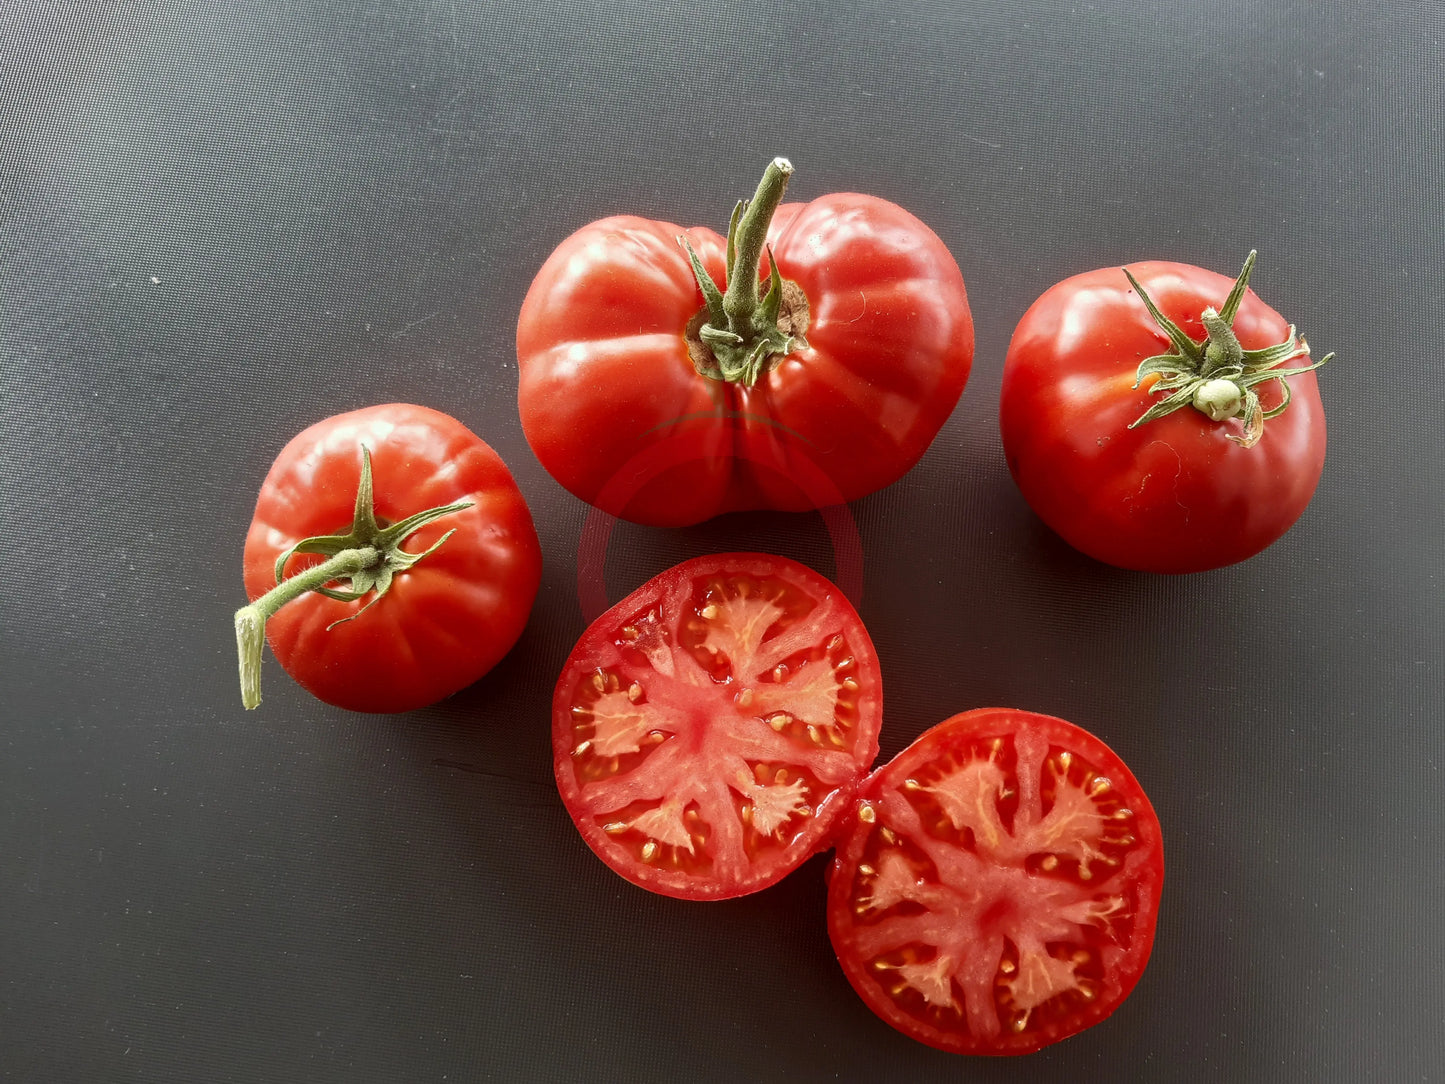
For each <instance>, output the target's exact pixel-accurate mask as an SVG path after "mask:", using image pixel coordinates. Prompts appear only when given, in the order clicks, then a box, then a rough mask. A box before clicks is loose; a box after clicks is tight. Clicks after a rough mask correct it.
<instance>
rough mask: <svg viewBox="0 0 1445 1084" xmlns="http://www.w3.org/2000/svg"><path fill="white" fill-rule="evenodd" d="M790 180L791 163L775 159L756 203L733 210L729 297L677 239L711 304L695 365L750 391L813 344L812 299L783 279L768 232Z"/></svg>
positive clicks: (744, 202) (743, 202)
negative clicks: (764, 268) (761, 282)
mask: <svg viewBox="0 0 1445 1084" xmlns="http://www.w3.org/2000/svg"><path fill="white" fill-rule="evenodd" d="M792 175H793V166H792V163H791V162H789V161H788V160H787V159H786V158H774V159H773V160H772V161H771V162H769V163H768V168H767V169H766V170H764V172H763V179H762V180H761V181H759V182H758V190H757V192H756V193H754V195H753V198H752V199H751V200H741V201H739V202H738V204H737V206H736V207H734V208H733V214H732V220H731V221H730V222H729V223H728V246H727V290H726V292H724V291H722V290H720V289H718V285H717V283H716V282H714V281H713V279H712V276H711V275H709V274H708V273H707V269H706V268H705V267H703V265H702V260H701V259H699V258H698V255H697V252H696V251H695V250H694V249H693V247H692V245H691V244H690V243H689V242H688V240H687V238H686V237H679V238H678V243H679V244H681V245H682V247H683V248H684V249H685V250H686V251H687V258H688V260H689V262H690V263H691V264H692V272H693V275H694V276H696V278H697V284H698V287H699V289H701V290H702V296H703V300H704V301H705V303H706V307H705V308H704V310H703V312H702V313H701V314H699V315H701V316H704V319H703V322H702V324H701V326H700V327H698V328H697V331H696V335H697V338H698V339H699V340H700V341H701V345H702V347H703V348H702V349H701V350H694V351H692V352H691V353H692V357H693V364H694V365H695V366H696V368H697V370H698V372H699V373H701V374H702V375H703V376H708V377H712V378H713V379H714V380H726V381H728V382H730V383H737V384H742V385H743V386H744V387H752V386H753V384H754V383H756V382H757V379H758V377H759V376H761V375H762V374H763V373H765V372H767V371H768V370H769V369H771V368H772V367H773V366H774V365H776V364H777V360H775V359H780V358H782V357H784V356H786V355H787V354H789V353H791V352H792V351H793V350H794V349H796V348H798V347H803V346H806V345H807V342H806V341H805V340H804V338H803V334H802V333H803V331H804V330H806V327H807V299H806V298H805V297H804V296H803V291H802V289H801V288H800V287H799V286H798V284H797V283H795V282H791V281H785V280H784V279H783V277H782V275H781V274H779V272H778V264H777V261H776V260H774V259H773V253H772V250H771V249H769V248H767V237H768V227H769V225H771V224H772V220H773V215H774V214H775V213H776V212H777V209H778V206H779V205H780V204H781V203H782V202H783V193H784V192H785V191H786V190H787V187H788V178H789V177H791V176H792ZM764 251H766V252H767V257H768V290H767V293H765V294H761V295H760V294H759V289H758V265H759V261H761V259H762V257H763V253H764Z"/></svg>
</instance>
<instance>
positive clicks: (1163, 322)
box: [1124, 252, 1334, 448]
mask: <svg viewBox="0 0 1445 1084" xmlns="http://www.w3.org/2000/svg"><path fill="white" fill-rule="evenodd" d="M1255 255H1256V254H1255V253H1254V252H1250V254H1249V256H1248V257H1247V258H1246V259H1245V261H1244V269H1243V270H1241V271H1240V273H1239V277H1238V278H1237V279H1235V281H1234V286H1233V288H1232V289H1231V290H1230V291H1229V296H1228V297H1227V298H1225V299H1224V307H1223V308H1222V309H1219V310H1218V311H1215V310H1214V309H1213V308H1212V307H1211V308H1207V309H1205V310H1204V312H1203V313H1201V314H1200V321H1201V322H1202V323H1203V324H1204V330H1205V332H1206V335H1205V338H1204V339H1203V341H1200V342H1196V341H1195V340H1194V339H1191V338H1190V337H1189V336H1188V335H1186V334H1185V333H1184V331H1183V329H1182V328H1180V327H1179V325H1178V324H1176V323H1174V321H1172V320H1170V319H1169V317H1167V316H1165V315H1164V314H1163V313H1162V312H1160V311H1159V309H1158V307H1157V306H1156V305H1155V304H1154V302H1153V300H1152V299H1151V298H1150V297H1149V295H1148V294H1147V293H1145V292H1144V287H1142V286H1140V285H1139V283H1138V281H1137V280H1136V279H1135V278H1134V276H1133V275H1132V274H1130V272H1129V269H1128V268H1127V267H1126V268H1124V274H1125V275H1126V276H1127V277H1128V279H1129V283H1130V285H1132V286H1133V287H1134V289H1135V291H1136V292H1137V293H1138V294H1139V298H1140V300H1142V301H1143V302H1144V305H1145V307H1147V308H1148V310H1149V315H1150V316H1152V317H1153V318H1154V322H1155V323H1156V324H1158V325H1159V327H1160V329H1161V330H1163V332H1164V333H1165V334H1166V335H1168V336H1169V341H1170V343H1172V344H1173V349H1172V350H1171V351H1170V352H1169V353H1167V354H1160V355H1158V356H1157V357H1152V358H1145V359H1144V360H1143V361H1142V362H1140V363H1139V369H1138V371H1137V372H1136V373H1135V374H1134V375H1135V379H1134V387H1136V388H1137V387H1138V386H1139V385H1140V384H1142V383H1143V382H1144V379H1145V377H1148V376H1158V378H1159V379H1158V380H1156V381H1155V382H1154V384H1153V385H1152V386H1151V387H1150V388H1149V391H1150V392H1151V393H1153V394H1155V395H1158V396H1161V398H1159V399H1157V400H1156V401H1155V402H1154V404H1153V405H1152V406H1150V407H1149V409H1148V410H1146V411H1145V412H1144V413H1143V414H1141V415H1140V416H1139V417H1138V418H1136V419H1135V420H1134V421H1133V422H1132V423H1131V424H1130V426H1129V428H1130V429H1133V428H1134V427H1135V426H1139V425H1143V424H1145V423H1146V422H1152V421H1153V420H1154V419H1155V418H1162V417H1164V415H1166V414H1172V413H1174V412H1175V411H1176V410H1180V409H1182V408H1184V407H1186V406H1192V407H1194V408H1195V409H1196V410H1198V411H1199V412H1200V413H1202V414H1204V415H1205V416H1206V417H1208V418H1209V419H1210V420H1212V421H1216V422H1220V421H1224V420H1226V419H1228V418H1241V419H1242V421H1243V433H1242V434H1241V435H1239V436H1235V435H1234V434H1232V433H1231V434H1230V435H1229V439H1230V440H1232V441H1234V442H1235V443H1237V444H1240V445H1242V446H1243V447H1245V448H1249V447H1252V446H1253V445H1255V444H1258V443H1259V438H1260V437H1261V436H1263V435H1264V423H1265V422H1266V421H1267V420H1268V419H1270V418H1274V417H1277V416H1279V415H1280V414H1283V413H1284V411H1285V409H1286V408H1287V407H1288V406H1289V401H1290V389H1289V379H1288V378H1289V377H1292V376H1298V375H1299V374H1300V373H1307V372H1310V371H1311V370H1312V369H1318V368H1319V367H1320V366H1321V365H1323V364H1325V362H1327V361H1329V360H1330V359H1331V358H1332V357H1334V354H1327V355H1325V356H1324V357H1323V358H1321V359H1320V360H1319V361H1316V362H1313V363H1312V364H1309V365H1300V366H1295V367H1293V368H1281V366H1283V365H1284V364H1285V363H1286V362H1289V361H1293V360H1294V359H1296V358H1302V357H1308V356H1309V352H1310V347H1309V343H1307V342H1305V340H1304V339H1303V338H1301V337H1299V336H1297V335H1296V334H1295V329H1294V325H1290V329H1289V334H1288V335H1286V336H1285V338H1284V341H1283V342H1279V343H1276V344H1275V345H1274V346H1266V347H1264V348H1263V349H1260V350H1246V349H1244V347H1243V346H1241V345H1240V342H1239V339H1238V337H1237V336H1236V335H1235V334H1234V318H1235V316H1236V315H1237V314H1238V312H1239V305H1240V302H1242V301H1243V300H1244V293H1245V290H1247V289H1248V288H1249V273H1250V272H1251V271H1252V270H1253V269H1254V259H1255ZM1270 380H1278V381H1279V387H1280V401H1279V403H1278V404H1277V405H1276V406H1274V407H1271V408H1270V409H1269V410H1265V409H1264V408H1263V407H1262V405H1261V404H1260V401H1259V393H1258V392H1257V391H1256V390H1255V389H1256V388H1257V387H1258V386H1259V385H1260V384H1264V383H1266V382H1267V381H1270Z"/></svg>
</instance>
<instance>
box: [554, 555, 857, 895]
mask: <svg viewBox="0 0 1445 1084" xmlns="http://www.w3.org/2000/svg"><path fill="white" fill-rule="evenodd" d="M881 721H882V685H881V680H880V676H879V668H878V657H877V654H876V653H875V651H874V649H873V644H872V642H871V641H870V640H869V638H868V634H867V631H866V630H865V629H864V627H863V623H862V621H861V620H860V619H859V617H858V614H857V612H856V611H855V610H854V609H853V607H852V606H851V605H850V604H849V602H848V600H847V599H846V598H845V597H843V595H842V593H841V592H840V591H839V590H838V588H837V587H835V586H834V585H833V584H831V583H829V582H828V581H827V580H826V579H824V578H823V577H822V576H819V575H818V574H817V573H816V572H813V571H812V570H811V569H808V568H806V567H804V566H803V565H799V564H797V563H796V562H793V561H789V560H787V559H786V558H782V557H774V556H770V555H766V554H749V553H729V554H717V555H712V556H707V557H698V558H694V559H693V560H690V561H685V562H683V563H682V564H680V565H677V566H676V567H674V568H671V569H669V570H668V571H666V572H664V573H662V574H661V575H659V576H657V577H654V578H653V579H652V580H649V581H648V582H647V583H646V584H644V585H643V586H642V587H640V588H639V589H638V590H637V591H635V592H634V593H632V594H631V595H629V596H628V597H627V598H625V599H623V600H622V601H621V602H619V603H618V604H617V605H616V606H614V607H613V608H612V609H611V610H609V611H607V613H605V614H603V615H602V616H601V617H600V618H598V619H597V621H595V622H594V623H593V624H592V625H591V626H590V627H589V628H588V630H587V631H586V633H584V634H583V636H582V638H581V639H580V640H579V641H578V643H577V646H576V648H575V649H574V650H573V652H572V654H571V656H570V657H569V658H568V660H567V663H566V665H565V666H564V667H563V670H562V674H561V676H560V678H559V679H558V682H557V687H556V692H555V695H554V697H553V702H552V748H553V766H554V769H555V773H556V778H557V787H558V791H559V792H560V794H561V796H562V800H563V803H564V804H565V805H566V807H567V811H568V813H569V814H570V815H571V817H572V820H573V822H574V823H575V824H576V826H577V829H578V831H579V832H580V833H581V835H582V838H583V839H584V840H585V841H586V842H587V845H588V846H589V847H591V848H592V850H593V851H594V853H596V854H597V856H598V857H599V858H601V859H602V860H603V862H605V863H606V864H607V865H608V866H609V867H611V868H612V869H613V870H614V871H615V872H616V873H618V874H620V875H621V876H623V877H625V878H627V879H628V880H629V881H631V882H633V883H634V884H637V885H640V886H641V887H643V888H646V889H648V890H650V891H653V892H658V893H661V894H663V895H667V896H673V897H677V898H680V899H692V900H712V899H726V898H730V897H734V896H740V895H744V894H746V893H749V892H756V891H758V890H759V889H762V888H766V887H767V886H768V885H771V884H774V883H775V882H777V881H778V880H781V879H782V878H783V877H784V876H786V875H787V874H788V873H789V872H790V871H792V870H793V869H795V868H796V867H797V866H798V865H799V864H801V863H802V862H803V861H804V860H805V859H806V858H808V857H809V856H810V855H812V854H814V853H815V852H817V851H819V850H821V849H823V848H825V847H826V846H828V845H829V843H830V839H831V833H832V830H833V828H834V826H835V825H836V823H837V821H838V819H839V818H840V816H842V815H843V814H844V813H845V812H846V811H847V810H848V808H849V804H850V800H851V799H852V797H853V794H854V791H855V790H856V788H857V786H858V783H859V781H860V780H861V779H862V778H863V776H864V775H865V774H866V772H867V770H868V767H869V765H870V764H871V763H872V762H873V759H874V758H875V757H876V756H877V754H878V731H879V727H880V725H881Z"/></svg>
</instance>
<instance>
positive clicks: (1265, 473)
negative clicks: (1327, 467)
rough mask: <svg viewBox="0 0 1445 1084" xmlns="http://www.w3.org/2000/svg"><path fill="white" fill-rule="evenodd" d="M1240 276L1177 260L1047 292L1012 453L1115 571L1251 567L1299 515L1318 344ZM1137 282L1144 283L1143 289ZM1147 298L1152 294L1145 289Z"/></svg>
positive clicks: (1008, 369) (1039, 495)
mask: <svg viewBox="0 0 1445 1084" xmlns="http://www.w3.org/2000/svg"><path fill="white" fill-rule="evenodd" d="M1253 263H1254V254H1253V253H1250V256H1249V259H1248V260H1247V261H1246V262H1245V266H1244V270H1243V271H1242V272H1241V274H1240V276H1239V278H1238V279H1236V280H1235V281H1234V282H1232V283H1231V281H1230V280H1229V279H1228V278H1226V277H1224V276H1223V275H1218V274H1215V273H1214V272H1212V271H1205V270H1202V269H1200V268H1198V267H1191V266H1189V265H1187V264H1179V263H1158V262H1149V263H1138V264H1132V265H1130V266H1129V268H1127V269H1122V268H1117V267H1109V268H1104V269H1102V270H1099V271H1091V272H1089V273H1087V274H1083V275H1076V276H1074V277H1073V278H1070V279H1066V280H1065V281H1063V282H1061V283H1059V284H1057V285H1056V286H1053V287H1052V288H1050V289H1049V290H1048V291H1047V292H1046V293H1045V294H1044V295H1043V296H1042V297H1040V298H1039V299H1038V300H1037V301H1035V302H1034V304H1033V305H1032V306H1031V307H1030V308H1029V310H1028V311H1027V312H1026V313H1025V314H1024V316H1023V319H1022V320H1021V321H1020V322H1019V326H1018V329H1017V330H1016V331H1015V332H1014V336H1013V341H1012V342H1011V343H1010V344H1009V350H1008V357H1007V359H1006V361H1005V362H1004V374H1003V392H1002V402H1001V407H1000V424H1001V427H1002V431H1003V445H1004V452H1005V454H1006V456H1007V458H1008V464H1009V469H1010V470H1011V471H1012V472H1013V476H1014V479H1015V481H1016V482H1017V483H1018V486H1019V489H1020V490H1021V491H1022V492H1023V495H1024V497H1025V499H1026V500H1027V501H1028V502H1029V504H1030V505H1031V506H1032V507H1033V509H1034V511H1035V512H1037V513H1038V515H1039V517H1040V518H1041V519H1043V521H1044V522H1045V523H1047V524H1048V525H1049V526H1050V527H1052V528H1053V529H1054V530H1055V531H1057V532H1058V533H1059V534H1060V535H1061V536H1062V537H1063V538H1064V539H1065V541H1067V542H1069V544H1071V545H1072V546H1074V547H1075V548H1077V549H1079V550H1082V551H1083V552H1084V553H1086V554H1088V555H1089V556H1091V557H1094V558H1097V559H1098V560H1100V561H1105V562H1107V563H1109V564H1111V565H1117V566H1119V567H1121V568H1130V569H1139V570H1143V571H1150V572H1197V571H1202V570H1204V569H1210V568H1219V567H1221V566H1223V565H1228V564H1233V563H1234V562H1236V561H1241V560H1244V559H1245V558H1246V557H1250V556H1252V555H1254V554H1256V553H1258V552H1259V551H1260V550H1262V549H1264V548H1265V547H1266V546H1268V545H1269V544H1270V543H1272V542H1273V541H1275V539H1277V538H1279V537H1280V535H1282V534H1284V532H1285V531H1286V530H1288V529H1289V527H1290V525H1291V524H1293V523H1294V522H1295V520H1296V519H1298V518H1299V516H1300V514H1301V513H1302V512H1303V511H1304V509H1305V506H1306V505H1307V504H1308V503H1309V500H1310V497H1311V496H1312V495H1313V493H1314V491H1315V486H1316V484H1317V483H1318V482H1319V478H1320V472H1321V470H1322V469H1323V466H1324V458H1325V414H1324V408H1323V406H1322V405H1321V404H1320V395H1319V388H1318V385H1317V384H1316V381H1315V376H1314V373H1313V372H1312V371H1310V370H1312V369H1315V368H1318V366H1320V365H1323V364H1324V363H1325V361H1328V360H1329V358H1328V357H1326V358H1325V359H1323V360H1322V361H1320V362H1316V363H1311V362H1310V360H1309V346H1308V344H1306V343H1305V341H1304V340H1303V339H1302V338H1298V337H1297V336H1296V335H1295V330H1294V327H1293V326H1291V325H1290V324H1288V323H1287V322H1286V321H1285V319H1284V318H1283V317H1282V316H1280V315H1279V313H1277V312H1275V311H1274V310H1273V309H1272V308H1270V307H1269V306H1267V305H1266V304H1265V303H1264V302H1263V301H1261V300H1260V299H1259V298H1258V297H1256V296H1255V294H1254V292H1253V291H1252V290H1249V289H1248V288H1247V286H1248V280H1249V273H1250V270H1251V268H1252V266H1253ZM1136 287H1137V288H1136ZM1141 290H1142V294H1141Z"/></svg>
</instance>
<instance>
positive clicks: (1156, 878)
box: [828, 708, 1164, 1054]
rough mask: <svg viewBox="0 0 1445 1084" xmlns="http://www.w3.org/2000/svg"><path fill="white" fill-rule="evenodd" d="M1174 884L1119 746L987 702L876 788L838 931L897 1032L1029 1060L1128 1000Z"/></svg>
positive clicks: (842, 847) (863, 796)
mask: <svg viewBox="0 0 1445 1084" xmlns="http://www.w3.org/2000/svg"><path fill="white" fill-rule="evenodd" d="M1163 881H1164V851H1163V844H1162V841H1161V837H1160V832H1159V822H1158V820H1157V819H1156V818H1155V815H1154V811H1153V808H1152V807H1151V806H1150V805H1149V800H1148V798H1146V797H1145V795H1144V792H1143V790H1142V789H1141V788H1140V786H1139V784H1138V782H1137V781H1136V780H1135V779H1134V777H1133V775H1131V774H1130V772H1129V769H1128V768H1126V767H1125V766H1124V763H1123V762H1122V761H1121V760H1120V759H1119V758H1118V756H1116V755H1115V754H1114V753H1113V752H1112V751H1111V750H1110V749H1109V748H1108V746H1106V745H1105V744H1104V743H1103V742H1101V741H1099V739H1097V738H1095V737H1093V736H1092V735H1090V734H1088V733H1087V732H1086V731H1083V730H1081V729H1079V728H1078V727H1076V726H1073V725H1071V724H1069V723H1066V722H1064V721H1063V720H1061V719H1054V718H1050V717H1048V716H1044V715H1034V714H1032V713H1029V712H1022V711H1010V710H1004V709H993V708H989V709H982V710H979V711H971V712H966V713H964V714H962V715H957V716H954V717H953V718H952V719H949V720H948V721H947V722H944V723H941V724H939V725H938V726H936V727H934V728H933V729H932V730H929V731H928V732H927V733H925V734H924V735H923V736H922V737H920V738H919V739H918V740H917V741H916V742H914V743H913V744H912V745H910V746H909V747H908V748H907V749H905V750H904V751H903V752H902V753H900V754H899V755H898V756H897V757H896V758H895V759H894V760H893V761H891V762H890V763H889V764H887V765H885V766H884V767H882V768H880V769H879V770H878V771H876V772H874V773H873V774H872V775H870V776H869V777H868V779H867V780H865V781H864V783H863V786H862V787H861V788H860V790H859V793H858V797H857V799H856V808H855V815H854V817H853V819H852V821H851V826H850V827H848V828H845V830H844V837H843V839H842V840H841V841H840V843H839V847H838V854H837V856H836V858H835V860H834V863H833V871H832V876H831V880H830V883H829V892H828V929H829V934H830V936H831V937H832V940H833V947H834V949H835V950H836V951H837V954H838V959H839V962H840V963H841V964H842V965H843V970H844V972H845V973H846V974H847V976H848V979H849V981H850V982H851V983H852V984H853V986H854V988H855V989H856V990H857V991H858V993H859V994H860V995H861V996H862V997H863V1000H864V1001H866V1002H867V1003H868V1005H869V1007H870V1008H871V1009H872V1010H873V1011H874V1012H875V1013H877V1014H878V1015H879V1016H881V1017H882V1018H883V1019H884V1020H886V1021H887V1022H888V1023H890V1024H892V1025H893V1026H894V1027H896V1028H898V1029H899V1030H900V1031H902V1032H904V1033H905V1034H907V1035H910V1036H912V1037H913V1038H915V1039H918V1040H920V1041H922V1042H925V1043H928V1044H930V1045H932V1046H936V1047H940V1048H942V1049H944V1050H953V1051H957V1052H960V1053H968V1054H1024V1053H1028V1052H1030V1051H1033V1050H1037V1049H1038V1048H1039V1047H1042V1046H1045V1045H1047V1044H1049V1043H1052V1042H1056V1041H1057V1040H1059V1039H1063V1038H1066V1037H1068V1036H1070V1035H1073V1034H1075V1033H1076V1032H1078V1031H1081V1030H1083V1029H1084V1028H1086V1027H1089V1026H1090V1025H1092V1024H1096V1023H1098V1022H1099V1021H1100V1020H1102V1019H1104V1018H1105V1017H1106V1016H1108V1015H1109V1014H1110V1013H1112V1012H1113V1011H1114V1009H1115V1008H1116V1007H1117V1006H1118V1005H1119V1003H1120V1002H1122V1001H1123V1000H1124V998H1125V997H1126V996H1128V994H1129V991H1130V990H1132V989H1133V987H1134V984H1135V983H1136V982H1137V981H1138V979H1139V976H1140V974H1142V972H1143V970H1144V965H1145V964H1146V963H1147V962H1148V959H1149V952H1150V948H1151V947H1152V945H1153V941H1154V923H1155V916H1156V913H1157V910H1158V905H1159V894H1160V890H1161V888H1162V887H1163Z"/></svg>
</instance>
